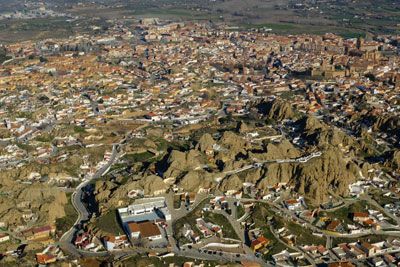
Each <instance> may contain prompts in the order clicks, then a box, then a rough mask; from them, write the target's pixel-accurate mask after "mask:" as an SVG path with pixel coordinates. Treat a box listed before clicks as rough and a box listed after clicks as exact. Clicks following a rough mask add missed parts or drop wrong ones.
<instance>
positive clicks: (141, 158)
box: [123, 151, 154, 162]
mask: <svg viewBox="0 0 400 267" xmlns="http://www.w3.org/2000/svg"><path fill="white" fill-rule="evenodd" d="M153 156H154V154H153V153H151V152H148V151H146V152H143V153H135V154H125V155H124V156H123V159H125V160H128V161H130V162H145V161H147V160H148V159H150V158H151V157H153Z"/></svg>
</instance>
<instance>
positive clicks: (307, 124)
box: [296, 116, 359, 150]
mask: <svg viewBox="0 0 400 267" xmlns="http://www.w3.org/2000/svg"><path fill="white" fill-rule="evenodd" d="M296 124H297V126H298V127H299V129H298V131H299V132H301V133H302V138H303V139H304V140H306V141H307V142H308V144H310V145H313V146H317V147H319V148H322V149H324V148H326V147H327V146H330V145H333V146H339V145H340V146H342V147H345V146H350V147H351V148H352V149H354V150H357V149H359V145H358V144H357V141H356V140H355V139H354V138H353V137H351V136H348V135H346V134H345V133H344V132H342V131H340V130H339V129H337V128H333V127H329V126H328V125H327V124H325V123H323V122H321V121H320V120H318V119H317V118H315V117H313V116H306V117H304V118H302V119H300V120H298V121H297V122H296Z"/></svg>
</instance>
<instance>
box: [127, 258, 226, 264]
mask: <svg viewBox="0 0 400 267" xmlns="http://www.w3.org/2000/svg"><path fill="white" fill-rule="evenodd" d="M185 262H194V263H195V264H196V265H198V264H200V263H202V262H204V261H203V260H196V259H192V258H185V257H167V258H162V259H160V258H157V257H147V256H134V257H131V258H129V259H127V260H124V261H123V262H122V265H123V266H126V267H129V266H136V267H147V266H155V267H158V266H160V267H161V266H168V265H169V264H171V263H173V264H174V265H176V266H183V264H184V263H185ZM221 264H223V265H226V264H227V263H225V262H218V261H207V266H217V265H221ZM228 266H229V264H228Z"/></svg>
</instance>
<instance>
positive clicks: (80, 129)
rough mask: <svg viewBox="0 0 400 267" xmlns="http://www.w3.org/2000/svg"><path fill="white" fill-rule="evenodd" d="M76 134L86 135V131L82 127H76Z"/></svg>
mask: <svg viewBox="0 0 400 267" xmlns="http://www.w3.org/2000/svg"><path fill="white" fill-rule="evenodd" d="M74 132H75V133H86V130H85V128H83V127H82V126H74Z"/></svg>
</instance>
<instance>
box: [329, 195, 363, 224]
mask: <svg viewBox="0 0 400 267" xmlns="http://www.w3.org/2000/svg"><path fill="white" fill-rule="evenodd" d="M367 206H368V203H367V202H366V201H364V200H361V201H357V202H355V203H352V204H350V205H349V206H346V207H343V208H340V209H337V210H335V211H333V212H327V215H328V216H329V217H330V218H332V219H338V220H340V221H342V222H344V223H345V224H352V223H353V221H352V219H351V214H352V213H354V212H366V211H367V209H366V207H367Z"/></svg>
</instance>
